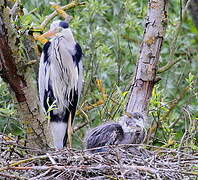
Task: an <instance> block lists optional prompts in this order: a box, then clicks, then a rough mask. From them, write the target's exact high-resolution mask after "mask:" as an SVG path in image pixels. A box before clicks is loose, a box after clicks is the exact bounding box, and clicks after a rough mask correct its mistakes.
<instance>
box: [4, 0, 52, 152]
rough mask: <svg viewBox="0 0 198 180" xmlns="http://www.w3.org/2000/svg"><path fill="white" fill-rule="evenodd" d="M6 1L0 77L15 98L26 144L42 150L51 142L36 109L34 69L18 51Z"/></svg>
mask: <svg viewBox="0 0 198 180" xmlns="http://www.w3.org/2000/svg"><path fill="white" fill-rule="evenodd" d="M6 4H7V2H6V0H3V1H2V0H1V1H0V76H1V77H2V79H3V80H4V81H5V82H6V83H7V84H8V86H9V87H10V90H11V92H12V94H13V96H14V99H15V100H16V101H17V106H18V112H19V114H20V117H21V120H22V122H23V125H24V129H25V132H26V135H27V146H28V147H33V148H41V149H46V148H47V147H48V145H49V144H50V142H51V138H50V137H51V136H50V135H49V134H48V132H49V131H48V127H47V126H48V125H47V124H48V122H46V121H45V120H44V117H43V114H42V113H41V112H40V108H39V100H38V96H37V88H36V82H35V80H34V79H33V74H34V72H33V69H32V67H29V66H27V64H28V61H27V59H26V58H24V57H23V56H22V55H21V53H20V48H19V47H20V43H21V42H20V41H21V40H20V39H19V38H17V30H16V29H15V28H14V26H13V25H12V24H11V20H10V14H9V12H10V11H9V8H8V7H7V6H6ZM26 50H27V49H26ZM27 51H28V50H27Z"/></svg>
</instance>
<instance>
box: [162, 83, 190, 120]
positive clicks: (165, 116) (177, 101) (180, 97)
mask: <svg viewBox="0 0 198 180" xmlns="http://www.w3.org/2000/svg"><path fill="white" fill-rule="evenodd" d="M189 88H190V87H189V86H187V87H186V88H184V90H183V91H182V92H181V93H180V94H179V97H178V98H176V99H175V101H174V102H173V103H172V104H171V105H170V107H169V110H168V111H167V112H166V113H165V114H164V115H163V116H162V117H161V118H160V121H161V122H163V121H164V120H165V119H166V118H167V117H168V116H169V114H170V113H171V112H172V111H173V109H174V108H175V107H176V105H177V104H178V103H179V102H180V101H181V100H182V99H183V98H184V97H185V93H186V92H187V91H188V90H189Z"/></svg>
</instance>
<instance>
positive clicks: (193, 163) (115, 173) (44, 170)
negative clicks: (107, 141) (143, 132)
mask: <svg viewBox="0 0 198 180" xmlns="http://www.w3.org/2000/svg"><path fill="white" fill-rule="evenodd" d="M0 144H1V149H0V166H1V167H0V179H2V178H5V179H28V180H45V179H46V180H49V179H59V180H68V179H71V180H88V179H89V180H92V179H97V180H106V179H112V180H116V179H123V180H124V179H171V180H174V179H196V177H198V153H195V152H188V153H187V152H184V151H177V150H174V149H166V148H159V147H153V146H148V145H135V144H134V145H119V146H108V147H106V148H105V149H106V151H105V152H101V153H94V154H92V153H90V151H89V150H82V151H79V150H74V149H64V150H61V151H48V152H42V151H40V150H35V149H30V148H26V147H24V146H21V145H19V144H18V143H17V142H16V141H12V140H9V141H5V140H2V139H1V141H0ZM151 149H152V150H151Z"/></svg>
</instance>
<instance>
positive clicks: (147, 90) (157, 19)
mask: <svg viewBox="0 0 198 180" xmlns="http://www.w3.org/2000/svg"><path fill="white" fill-rule="evenodd" d="M148 7H149V9H148V13H147V20H146V24H145V31H144V36H143V41H142V44H141V47H140V56H139V59H138V62H137V65H136V71H135V75H134V79H133V81H132V84H131V90H130V97H129V101H128V104H127V106H126V112H140V113H141V114H143V115H144V117H145V119H146V118H147V111H148V110H147V109H148V103H149V100H150V97H151V95H152V90H153V87H154V85H155V81H156V71H157V64H158V61H159V56H160V50H161V46H162V43H163V38H164V34H165V28H166V23H167V12H166V7H167V1H166V0H149V3H148ZM144 126H146V122H144Z"/></svg>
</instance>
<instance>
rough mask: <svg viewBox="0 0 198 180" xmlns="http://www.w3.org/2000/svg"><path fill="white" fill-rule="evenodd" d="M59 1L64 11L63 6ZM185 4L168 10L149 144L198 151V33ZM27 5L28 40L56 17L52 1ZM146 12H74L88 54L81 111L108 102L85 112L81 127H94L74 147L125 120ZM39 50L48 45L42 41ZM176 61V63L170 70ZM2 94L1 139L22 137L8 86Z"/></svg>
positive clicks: (142, 5) (126, 6)
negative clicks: (48, 19) (100, 126)
mask: <svg viewBox="0 0 198 180" xmlns="http://www.w3.org/2000/svg"><path fill="white" fill-rule="evenodd" d="M55 2H60V5H65V1H63V0H62V1H58V0H57V1H55ZM180 2H181V1H178V0H172V1H171V2H170V5H169V10H168V27H167V31H166V36H165V39H164V43H163V47H162V51H161V57H160V63H159V74H158V75H159V76H160V78H161V80H160V81H159V82H158V84H157V85H156V86H155V89H154V91H153V96H152V99H151V102H150V105H149V120H150V122H152V124H153V126H152V134H153V132H155V131H156V133H154V135H152V136H153V138H152V140H153V142H150V143H151V144H153V145H159V146H164V147H169V146H171V147H172V148H182V147H191V148H193V149H196V150H197V148H198V132H197V120H198V111H197V109H198V99H197V97H198V93H197V92H198V80H197V76H198V73H197V68H198V63H197V58H198V54H197V47H198V30H197V29H196V27H195V25H194V23H193V22H192V19H191V17H190V15H189V14H188V12H187V11H186V9H185V8H181V6H183V7H184V5H182V4H180ZM22 4H23V10H24V15H22V16H18V17H17V18H16V19H13V23H14V24H15V26H16V27H17V28H18V29H19V32H21V33H23V32H25V31H26V30H28V29H31V28H32V27H39V25H40V24H41V23H42V22H43V20H44V19H45V17H46V16H47V15H49V14H50V13H52V12H53V9H52V8H51V6H50V1H49V0H43V1H38V0H35V1H30V0H23V1H22ZM181 9H182V11H181ZM146 10H147V1H146V0H141V1H137V2H135V1H130V0H125V1H116V0H112V1H102V0H101V1H97V0H88V1H86V4H85V6H79V7H75V8H74V9H71V10H68V11H67V13H68V14H69V15H71V16H73V19H72V21H71V23H70V26H71V28H72V30H73V32H74V36H75V38H76V39H77V40H78V42H79V44H80V45H81V46H82V49H83V52H84V58H83V62H84V81H85V83H84V90H83V95H82V97H81V103H80V107H79V109H83V107H86V106H89V105H92V104H95V103H97V102H98V101H99V100H104V101H103V104H102V105H98V106H96V107H95V108H93V109H91V110H89V111H84V112H82V111H81V112H80V113H78V116H77V117H76V120H75V125H76V126H77V127H78V126H79V125H81V123H84V122H87V124H86V126H85V127H83V128H80V130H78V131H76V133H75V134H74V147H76V148H78V149H81V148H83V138H84V135H85V133H86V131H87V130H88V128H90V127H95V126H97V125H98V124H101V123H102V122H105V121H109V120H110V121H113V120H116V118H118V117H119V116H120V115H121V114H123V113H124V111H125V105H126V101H127V97H128V96H127V95H128V90H129V84H130V82H131V80H132V76H133V72H134V69H135V65H136V61H137V59H138V56H139V49H140V43H141V40H142V35H143V31H144V22H145V20H144V19H145V17H146ZM184 11H185V12H186V13H185V12H184ZM56 18H60V17H56ZM48 28H49V26H47V28H46V29H45V30H44V31H46V30H47V29H48ZM38 45H39V46H40V47H41V46H42V44H40V43H39V42H38ZM21 46H22V45H21ZM22 49H23V48H22ZM170 62H177V63H176V64H174V65H173V66H170V67H169V68H167V69H164V68H163V67H167V66H166V65H167V64H168V63H170ZM35 66H36V65H35ZM33 76H34V75H33ZM100 80H101V81H100ZM100 82H102V85H101V83H100ZM0 93H1V97H0V132H3V133H6V134H9V133H11V134H13V135H15V136H16V135H17V136H20V137H23V130H22V126H21V125H20V119H19V117H18V114H17V111H16V109H15V104H14V101H13V100H12V98H11V96H10V93H9V90H8V89H7V87H6V85H5V83H3V82H2V80H1V81H0ZM156 127H157V128H156Z"/></svg>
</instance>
